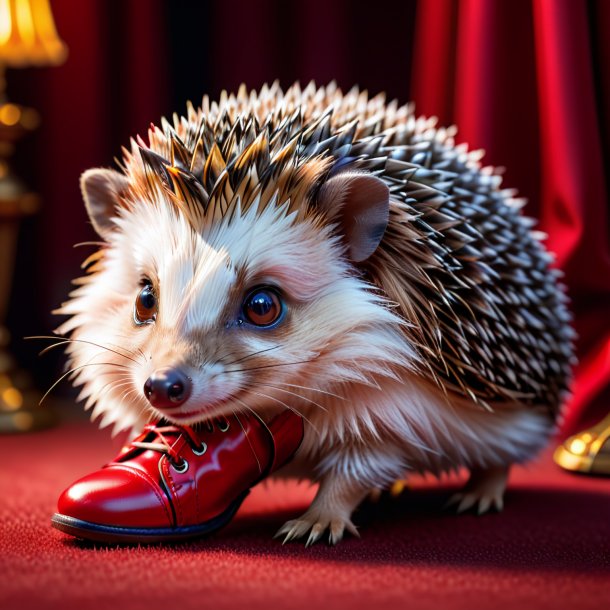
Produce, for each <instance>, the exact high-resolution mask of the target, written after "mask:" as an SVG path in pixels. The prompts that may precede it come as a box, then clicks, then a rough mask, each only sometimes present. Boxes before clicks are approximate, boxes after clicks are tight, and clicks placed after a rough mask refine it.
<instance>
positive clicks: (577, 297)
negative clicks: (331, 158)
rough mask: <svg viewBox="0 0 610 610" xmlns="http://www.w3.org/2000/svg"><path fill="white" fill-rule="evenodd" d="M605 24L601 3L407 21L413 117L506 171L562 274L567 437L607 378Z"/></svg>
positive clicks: (481, 5) (540, 0) (560, 2)
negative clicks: (572, 356) (412, 40)
mask: <svg viewBox="0 0 610 610" xmlns="http://www.w3.org/2000/svg"><path fill="white" fill-rule="evenodd" d="M609 18H610V4H609V3H607V2H598V3H597V4H593V3H587V2H581V1H575V0H554V1H549V0H534V1H533V2H530V1H528V2H489V1H487V0H462V1H460V2H458V1H457V0H428V1H422V2H420V3H419V5H418V14H417V23H416V44H415V50H414V64H413V66H414V68H413V69H414V75H413V88H412V91H411V94H412V97H413V99H414V100H415V101H416V104H417V107H418V109H419V110H420V111H421V112H423V113H424V114H434V115H437V116H439V117H440V120H441V122H442V123H455V124H456V125H458V127H459V138H458V139H459V140H460V141H463V142H468V143H469V145H470V146H471V147H474V148H479V147H480V148H484V149H485V150H486V151H487V155H486V157H485V159H486V161H487V162H489V163H491V164H497V165H506V166H507V168H508V169H507V171H506V177H505V184H506V185H507V186H510V187H513V186H515V187H518V188H520V189H522V190H524V191H525V192H527V193H530V194H532V195H533V197H532V199H533V201H532V202H531V204H530V206H529V207H528V208H526V211H527V212H528V213H530V214H532V215H535V216H537V217H538V218H539V219H540V223H539V228H540V229H541V230H543V231H545V232H547V233H548V240H547V245H548V247H549V248H550V249H551V250H552V251H553V252H554V253H555V254H556V257H557V259H556V264H557V266H558V267H560V268H561V269H562V270H563V271H564V272H565V282H566V284H567V286H568V288H569V295H570V297H571V299H572V302H573V310H574V313H575V326H576V329H577V332H578V334H579V340H578V348H579V350H578V351H579V356H580V359H581V362H580V365H579V367H578V368H577V370H576V380H575V385H574V396H573V399H572V401H571V403H570V405H569V407H568V409H567V410H566V420H565V422H564V429H566V430H569V429H573V428H574V426H575V425H576V424H577V422H578V421H579V420H581V419H590V417H585V416H587V415H589V416H591V417H593V418H594V417H595V416H596V415H598V414H597V413H595V412H594V411H595V410H592V411H591V412H590V413H589V414H586V413H585V407H586V406H587V405H588V404H589V403H590V402H591V401H592V400H593V399H594V398H595V397H596V395H598V394H599V393H600V392H601V391H602V390H603V389H604V388H606V387H607V385H608V382H609V380H610V241H609V224H608V192H607V182H606V175H607V174H606V171H605V170H607V167H608V158H607V157H605V155H606V154H607V153H608V150H607V146H608V144H609V143H610V140H609V138H608V136H609V135H610V133H609V129H608V128H609V122H608V120H609V118H608V108H609V105H608V104H609V102H610V99H609V97H608V93H610V91H609V82H610V79H609V76H608V75H609V74H610V39H609V38H608V36H607V31H608V29H607V28H608V25H609V23H610V21H609ZM604 409H605V411H607V410H608V409H609V405H608V404H607V403H605V404H603V403H600V404H599V415H601V413H602V412H603V410H604Z"/></svg>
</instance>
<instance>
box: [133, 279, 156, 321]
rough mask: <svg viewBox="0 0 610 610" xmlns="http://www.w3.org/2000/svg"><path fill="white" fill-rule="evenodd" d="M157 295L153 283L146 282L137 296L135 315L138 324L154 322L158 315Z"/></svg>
mask: <svg viewBox="0 0 610 610" xmlns="http://www.w3.org/2000/svg"><path fill="white" fill-rule="evenodd" d="M157 309H158V307H157V297H156V295H155V292H154V290H153V287H152V284H146V285H145V286H144V287H143V288H142V290H140V292H139V293H138V296H137V297H136V304H135V307H134V311H133V317H134V320H135V322H136V324H152V323H153V322H154V321H155V319H156V317H157Z"/></svg>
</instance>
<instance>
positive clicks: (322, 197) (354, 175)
mask: <svg viewBox="0 0 610 610" xmlns="http://www.w3.org/2000/svg"><path fill="white" fill-rule="evenodd" d="M317 205H318V207H319V208H320V209H321V210H322V211H324V212H325V213H326V214H327V215H328V217H329V218H330V219H331V220H332V221H333V222H336V223H337V224H338V225H339V227H340V229H341V232H342V234H343V237H344V240H345V242H346V245H347V252H348V256H349V258H350V259H351V260H352V261H353V262H355V263H360V262H362V261H365V260H366V259H367V258H369V256H371V254H373V252H375V250H376V249H377V246H378V245H379V243H380V242H381V239H382V238H383V235H384V233H385V230H386V227H387V226H388V219H389V215H390V189H389V188H388V186H387V185H386V183H385V182H383V180H381V179H380V178H377V177H376V176H373V175H372V174H366V173H363V172H343V173H340V174H338V175H336V176H333V177H332V178H329V179H328V180H327V181H326V182H325V183H324V184H323V185H322V186H321V188H320V190H319V192H318V197H317Z"/></svg>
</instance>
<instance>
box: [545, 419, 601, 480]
mask: <svg viewBox="0 0 610 610" xmlns="http://www.w3.org/2000/svg"><path fill="white" fill-rule="evenodd" d="M553 458H554V460H555V462H557V464H559V466H561V467H562V468H565V469H566V470H571V471H572V472H581V473H585V474H595V475H603V476H610V413H609V414H608V415H607V416H606V417H605V418H604V419H603V420H602V421H600V422H599V423H598V424H597V425H596V426H593V427H592V428H588V429H587V430H584V431H582V432H579V433H578V434H576V435H574V436H571V437H570V438H568V439H567V440H566V441H564V443H563V444H562V445H560V446H559V447H557V449H556V450H555V454H554V455H553Z"/></svg>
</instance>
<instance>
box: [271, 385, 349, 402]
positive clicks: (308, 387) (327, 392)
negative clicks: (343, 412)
mask: <svg viewBox="0 0 610 610" xmlns="http://www.w3.org/2000/svg"><path fill="white" fill-rule="evenodd" d="M273 383H277V384H278V385H285V386H288V387H289V388H299V389H300V390H308V391H310V392H319V393H320V394H326V395H327V396H332V397H333V398H338V399H339V400H346V398H345V396H341V395H340V394H335V393H334V392H329V391H328V390H321V389H320V388H312V387H310V386H306V385H297V384H296V383H286V382H285V381H274V382H273Z"/></svg>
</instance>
